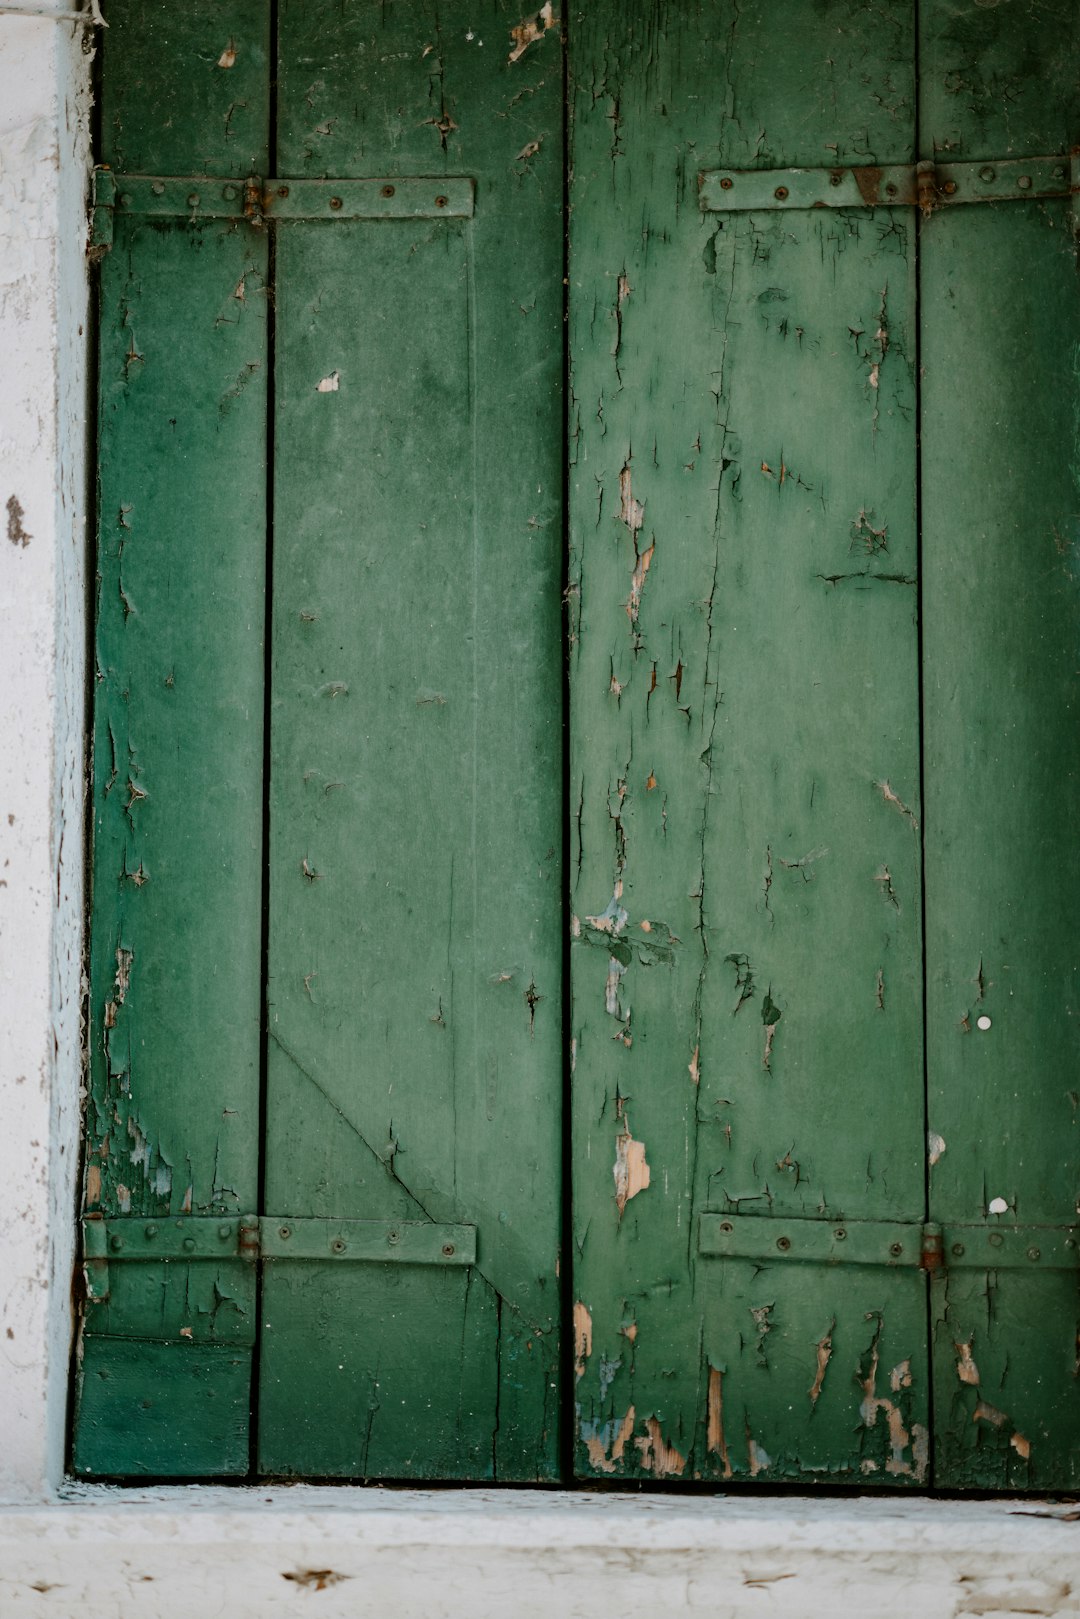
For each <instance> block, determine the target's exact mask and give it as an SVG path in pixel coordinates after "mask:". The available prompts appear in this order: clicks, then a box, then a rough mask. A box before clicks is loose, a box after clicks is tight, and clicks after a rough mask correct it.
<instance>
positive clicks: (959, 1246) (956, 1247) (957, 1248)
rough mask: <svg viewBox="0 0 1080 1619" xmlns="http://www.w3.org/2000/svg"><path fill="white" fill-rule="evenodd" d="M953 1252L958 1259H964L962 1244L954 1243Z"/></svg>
mask: <svg viewBox="0 0 1080 1619" xmlns="http://www.w3.org/2000/svg"><path fill="white" fill-rule="evenodd" d="M952 1251H953V1253H954V1254H955V1255H956V1257H957V1259H960V1258H961V1257H962V1255H963V1252H964V1245H963V1243H962V1242H954V1243H953V1245H952Z"/></svg>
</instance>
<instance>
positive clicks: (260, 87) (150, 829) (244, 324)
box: [74, 0, 268, 1475]
mask: <svg viewBox="0 0 1080 1619" xmlns="http://www.w3.org/2000/svg"><path fill="white" fill-rule="evenodd" d="M109 23H110V28H109V33H108V36H107V40H106V45H105V51H106V57H105V65H104V85H105V92H104V126H103V127H104V132H105V141H106V146H105V152H104V157H105V159H106V161H108V162H109V163H111V164H112V165H113V166H114V167H116V168H118V169H119V168H122V167H124V166H126V165H131V166H135V165H137V166H138V167H139V168H140V169H142V170H143V171H144V172H147V171H148V172H150V173H160V172H177V171H178V172H180V173H190V172H193V171H196V170H200V169H203V168H210V169H217V171H218V172H221V171H222V170H224V171H225V172H229V171H230V170H232V171H233V172H236V171H237V170H239V172H244V171H246V170H247V169H248V168H249V167H251V166H252V165H258V164H261V163H262V162H264V160H265V155H266V151H265V132H266V124H267V99H268V81H267V74H266V19H265V12H264V9H263V7H262V6H261V5H259V4H257V3H255V0H230V4H228V5H218V4H214V5H208V4H205V3H204V4H195V5H189V6H185V7H184V8H182V9H180V10H178V9H177V8H175V7H172V6H164V5H153V6H145V5H141V4H135V3H124V0H118V3H117V4H116V5H114V6H113V7H112V8H111V11H110V17H109ZM229 40H232V41H233V42H234V45H235V51H236V62H235V66H234V67H233V68H231V69H225V68H223V67H221V66H219V65H218V57H219V56H220V54H221V52H222V50H223V48H224V47H225V45H226V44H227V42H228V41H229ZM230 75H231V77H230ZM234 100H235V101H236V102H237V106H236V107H235V108H234V109H233V111H232V113H231V114H230V111H229V109H230V107H231V106H232V102H233V101H234ZM241 103H242V105H240V104H241ZM189 107H190V108H191V116H190V117H188V116H187V112H188V108H189ZM163 111H164V113H165V116H163ZM237 119H239V120H240V123H239V124H238V123H237ZM240 127H243V128H244V129H245V130H246V131H247V134H246V136H245V138H244V140H243V141H241V142H240V145H239V148H237V146H236V144H235V141H236V140H239V135H238V133H236V132H237V131H238V130H239V128H240ZM234 135H235V140H234ZM265 277H266V244H265V239H264V238H263V237H262V236H261V235H259V234H257V233H255V232H253V231H251V230H249V229H248V228H246V227H242V226H229V225H216V224H206V225H199V226H192V225H189V224H188V223H187V222H185V221H183V220H177V221H176V222H173V221H154V222H153V223H150V222H147V221H140V220H139V219H137V218H128V219H118V221H117V227H116V240H115V243H114V246H113V248H112V251H111V252H110V253H109V254H108V255H107V256H106V257H105V259H104V260H103V263H102V269H101V315H100V348H99V353H100V396H99V397H100V426H101V460H100V483H99V530H98V591H97V616H96V660H97V667H96V681H95V722H94V786H93V792H94V832H93V837H94V848H93V917H92V929H91V1029H90V1067H91V1073H90V1097H89V1101H88V1114H87V1148H86V1157H87V1170H86V1197H85V1201H86V1207H87V1209H88V1210H89V1211H91V1212H102V1213H105V1214H107V1215H141V1216H147V1217H161V1216H163V1215H168V1214H175V1215H180V1214H215V1213H230V1214H235V1213H237V1212H239V1211H240V1210H241V1209H242V1208H244V1207H245V1206H249V1207H250V1206H251V1205H252V1204H253V1203H254V1200H255V1198H256V1195H257V1184H258V1176H257V1162H258V1115H259V1023H260V993H259V971H260V962H259V954H260V942H259V941H260V909H261V888H262V875H261V855H262V846H261V845H262V815H261V805H262V756H263V645H262V626H263V591H264V556H265V510H264V508H265V500H264V490H265V478H266V474H265V451H266V410H265V390H266V364H267V353H266V303H265ZM113 1272H114V1276H113V1289H112V1295H111V1297H110V1299H109V1301H108V1302H107V1303H105V1304H100V1305H98V1304H92V1303H91V1304H88V1305H87V1306H86V1314H85V1318H84V1322H83V1335H82V1342H81V1346H80V1357H79V1365H80V1393H79V1410H78V1415H77V1420H76V1432H75V1447H74V1455H75V1467H76V1470H77V1471H79V1472H80V1473H84V1474H98V1475H100V1474H112V1475H124V1474H139V1473H143V1474H145V1473H151V1474H157V1475H160V1474H172V1475H191V1474H221V1473H235V1472H244V1471H246V1468H247V1437H246V1435H247V1428H248V1408H249V1388H250V1375H251V1345H252V1343H253V1340H254V1325H255V1319H254V1288H253V1283H252V1274H251V1270H250V1267H247V1266H245V1265H244V1264H242V1263H241V1262H240V1261H239V1260H237V1261H234V1262H232V1263H231V1264H229V1263H225V1264H222V1265H220V1266H215V1265H205V1264H178V1263H174V1264H171V1265H161V1264H150V1263H144V1262H125V1263H124V1264H123V1265H115V1266H114V1267H113Z"/></svg>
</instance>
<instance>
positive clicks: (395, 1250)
mask: <svg viewBox="0 0 1080 1619" xmlns="http://www.w3.org/2000/svg"><path fill="white" fill-rule="evenodd" d="M83 1254H84V1256H85V1258H86V1260H87V1262H88V1264H101V1263H105V1264H109V1265H111V1264H113V1263H115V1262H117V1261H123V1260H130V1259H142V1260H147V1259H165V1260H171V1259H177V1260H205V1259H218V1260H222V1259H252V1260H254V1259H327V1260H335V1261H340V1260H348V1261H357V1260H359V1261H376V1262H382V1263H383V1264H392V1265H472V1264H475V1262H476V1227H475V1226H469V1225H437V1224H435V1223H434V1222H431V1221H426V1220H424V1221H419V1220H319V1219H300V1220H293V1219H291V1218H289V1217H288V1216H282V1215H263V1216H262V1217H261V1218H260V1217H259V1216H258V1215H241V1216H240V1217H239V1218H232V1219H224V1218H215V1217H214V1216H213V1215H210V1216H202V1215H182V1216H180V1217H178V1218H165V1219H162V1220H146V1219H139V1218H137V1217H135V1216H131V1215H128V1216H122V1217H120V1218H118V1219H112V1218H102V1217H100V1216H90V1217H89V1218H87V1219H85V1220H84V1221H83Z"/></svg>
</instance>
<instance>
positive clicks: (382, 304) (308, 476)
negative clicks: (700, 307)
mask: <svg viewBox="0 0 1080 1619" xmlns="http://www.w3.org/2000/svg"><path fill="white" fill-rule="evenodd" d="M520 20H521V19H520V16H519V15H518V13H517V12H516V11H511V10H510V9H509V8H508V7H507V6H506V5H504V4H496V3H491V0H488V3H486V4H483V5H481V6H479V7H477V8H474V10H473V11H472V12H471V13H470V18H469V25H468V27H467V28H466V27H465V26H464V24H460V25H459V24H458V23H457V22H456V21H450V20H448V19H447V18H446V17H445V15H444V14H443V13H442V11H441V10H440V8H438V7H436V6H435V5H433V4H426V3H425V4H419V3H413V4H396V5H386V6H382V7H380V8H371V7H366V8H365V7H354V8H350V9H349V10H347V11H345V12H343V11H342V9H341V7H340V6H338V5H333V4H329V3H323V4H319V5H316V6H312V5H308V4H305V5H299V4H294V3H289V4H286V5H285V6H283V7H282V10H281V66H280V96H279V109H280V126H279V131H278V143H279V145H278V150H279V167H280V169H281V171H282V172H283V174H285V175H286V176H293V175H295V176H305V175H306V176H317V175H373V176H386V177H387V179H388V180H389V181H391V182H392V181H393V180H394V179H395V178H396V177H403V176H409V175H442V174H445V175H463V176H470V177H473V178H474V179H475V181H476V212H475V217H474V218H473V219H472V220H471V221H468V222H465V221H460V220H457V221H443V220H439V219H430V220H413V221H409V220H400V221H386V222H374V223H351V222H345V223H340V224H327V225H322V224H318V225H314V226H303V225H289V226H282V227H281V228H280V231H279V246H278V261H277V281H278V289H279V294H278V304H277V337H278V352H279V366H278V394H277V416H276V435H277V453H276V475H277V494H276V510H275V564H274V603H273V692H274V697H273V758H272V781H271V806H272V807H271V817H272V854H271V936H270V966H269V973H270V978H269V985H268V997H269V1003H270V1053H269V1107H268V1117H269V1135H268V1141H267V1172H266V1196H267V1202H268V1207H269V1208H270V1209H272V1210H273V1211H275V1212H282V1213H289V1214H293V1215H304V1214H334V1215H355V1216H361V1215H362V1216H365V1217H368V1218H375V1217H380V1218H381V1217H387V1216H392V1217H398V1216H401V1217H406V1216H407V1217H408V1218H410V1219H424V1218H429V1219H436V1220H448V1221H454V1220H459V1221H462V1222H465V1223H469V1224H475V1225H476V1226H477V1227H478V1256H477V1264H476V1266H475V1268H473V1269H472V1270H470V1271H469V1272H468V1273H465V1274H462V1273H458V1274H455V1275H452V1276H451V1275H448V1274H445V1273H441V1272H438V1271H436V1270H433V1269H431V1270H425V1269H424V1268H422V1267H421V1268H416V1269H413V1270H411V1271H409V1270H407V1269H406V1268H404V1267H396V1266H392V1265H386V1266H375V1267H370V1268H369V1267H359V1268H356V1269H353V1270H352V1271H351V1274H349V1275H348V1276H342V1275H341V1273H340V1272H339V1271H335V1268H334V1267H333V1266H332V1265H328V1266H323V1267H313V1268H312V1269H311V1270H310V1272H304V1273H303V1274H301V1273H299V1272H298V1270H297V1269H296V1268H295V1267H282V1266H279V1265H276V1264H275V1265H274V1266H272V1267H270V1269H269V1272H268V1278H267V1284H266V1300H265V1304H266V1308H265V1311H264V1316H265V1321H266V1323H267V1325H266V1337H265V1343H264V1351H263V1361H262V1365H263V1379H264V1397H263V1405H262V1408H261V1437H260V1450H261V1455H262V1465H264V1466H266V1467H270V1468H273V1469H274V1470H278V1471H288V1472H303V1471H307V1472H314V1473H316V1474H323V1475H330V1474H333V1475H335V1476H350V1475H352V1476H382V1477H420V1478H424V1477H453V1478H490V1477H495V1478H499V1479H536V1478H550V1477H551V1476H552V1475H553V1472H554V1469H555V1465H556V1461H555V1458H556V1449H557V1443H558V1426H557V1404H558V1400H557V1395H558V1388H557V1384H558V1347H557V1346H558V1337H559V1320H558V1311H559V1298H558V1281H557V1265H558V1255H559V1241H560V1230H559V1226H560V1217H559V1206H560V1173H559V1163H560V1152H561V1128H562V1120H561V1085H562V1056H561V1011H560V999H561V952H562V946H561V906H562V894H561V877H560V870H561V864H560V860H561V851H560V843H561V832H560V826H561V815H562V780H561V764H560V752H561V716H560V705H561V697H560V685H561V680H560V675H561V670H560V660H561V654H560V618H559V612H560V603H559V586H560V569H561V547H560V541H561V525H560V512H561V487H562V462H563V454H562V420H563V411H562V391H561V375H562V371H561V311H562V289H561V228H562V227H561V220H562V64H561V52H560V44H559V39H558V32H557V30H546V29H544V28H542V27H541V28H540V29H539V34H540V36H541V37H538V38H537V39H536V40H535V41H533V42H532V43H531V44H528V45H527V47H526V48H525V50H524V51H523V52H521V53H520V54H519V55H518V56H517V58H516V59H515V60H513V61H511V60H509V58H510V56H511V54H512V51H513V50H514V48H515V41H514V38H513V37H512V35H511V29H512V27H514V26H516V25H517V24H519V23H520ZM545 34H546V35H548V36H549V37H542V36H543V35H545ZM313 1335H314V1336H315V1337H316V1338H317V1340H318V1341H319V1343H320V1348H319V1351H318V1357H317V1361H316V1367H317V1370H316V1373H315V1375H314V1376H312V1369H313V1363H312V1348H311V1345H312V1338H313ZM339 1346H340V1352H339ZM346 1347H347V1353H346V1352H345V1351H346Z"/></svg>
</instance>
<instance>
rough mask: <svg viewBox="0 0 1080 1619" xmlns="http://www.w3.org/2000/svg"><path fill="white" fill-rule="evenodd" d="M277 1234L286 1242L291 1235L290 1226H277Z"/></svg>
mask: <svg viewBox="0 0 1080 1619" xmlns="http://www.w3.org/2000/svg"><path fill="white" fill-rule="evenodd" d="M277 1234H278V1236H279V1237H280V1238H281V1239H282V1241H283V1242H287V1241H288V1239H289V1238H290V1237H291V1236H292V1227H291V1226H287V1225H279V1226H278V1228H277Z"/></svg>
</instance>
